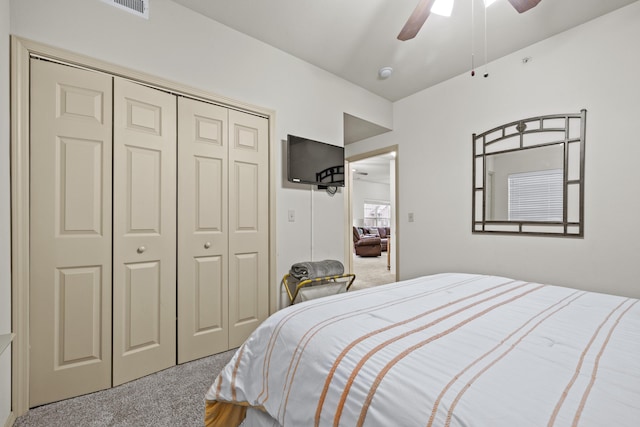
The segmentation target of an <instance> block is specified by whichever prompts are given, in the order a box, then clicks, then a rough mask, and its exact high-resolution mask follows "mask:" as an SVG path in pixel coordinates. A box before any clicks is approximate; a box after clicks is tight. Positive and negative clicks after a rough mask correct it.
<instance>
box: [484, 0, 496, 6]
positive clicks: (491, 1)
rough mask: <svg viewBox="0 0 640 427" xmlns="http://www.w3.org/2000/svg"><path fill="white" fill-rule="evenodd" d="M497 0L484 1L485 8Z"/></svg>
mask: <svg viewBox="0 0 640 427" xmlns="http://www.w3.org/2000/svg"><path fill="white" fill-rule="evenodd" d="M495 1H496V0H484V7H489V6H491V5H492V4H493V3H494V2H495Z"/></svg>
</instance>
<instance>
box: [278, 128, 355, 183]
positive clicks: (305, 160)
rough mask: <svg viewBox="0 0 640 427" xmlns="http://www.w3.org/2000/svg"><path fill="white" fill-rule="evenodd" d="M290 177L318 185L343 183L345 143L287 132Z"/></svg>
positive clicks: (288, 174) (292, 179) (291, 179)
mask: <svg viewBox="0 0 640 427" xmlns="http://www.w3.org/2000/svg"><path fill="white" fill-rule="evenodd" d="M287 179H288V180H289V181H291V182H295V183H300V184H311V185H317V186H318V188H327V187H330V186H333V187H344V147H339V146H337V145H331V144H327V143H324V142H320V141H314V140H312V139H308V138H302V137H299V136H295V135H288V136H287Z"/></svg>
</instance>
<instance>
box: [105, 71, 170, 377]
mask: <svg viewBox="0 0 640 427" xmlns="http://www.w3.org/2000/svg"><path fill="white" fill-rule="evenodd" d="M113 121H114V159H113V163H114V164H113V173H114V180H113V193H114V196H113V205H114V206H113V208H114V211H113V215H114V223H113V235H114V243H113V245H114V246H113V286H114V290H113V385H114V386H115V385H118V384H122V383H124V382H127V381H130V380H132V379H135V378H139V377H142V376H144V375H147V374H149V373H152V372H156V371H159V370H161V369H164V368H167V367H169V366H172V365H174V364H175V359H176V97H175V96H174V95H171V94H168V93H165V92H162V91H159V90H155V89H151V88H148V87H146V86H142V85H139V84H136V83H132V82H130V81H127V80H124V79H120V78H115V82H114V116H113Z"/></svg>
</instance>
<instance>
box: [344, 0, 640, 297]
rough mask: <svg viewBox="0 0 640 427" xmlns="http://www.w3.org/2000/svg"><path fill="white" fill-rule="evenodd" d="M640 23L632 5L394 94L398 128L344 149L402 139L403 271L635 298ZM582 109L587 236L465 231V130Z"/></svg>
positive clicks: (639, 255) (468, 149)
mask: <svg viewBox="0 0 640 427" xmlns="http://www.w3.org/2000/svg"><path fill="white" fill-rule="evenodd" d="M639 22H640V2H635V3H633V4H631V5H629V6H627V7H625V8H622V9H620V10H618V11H615V12H613V13H611V14H608V15H605V16H603V17H600V18H598V19H596V20H593V21H591V22H588V23H586V24H584V25H582V26H580V27H577V28H575V29H573V30H570V31H567V32H565V33H562V34H559V35H557V36H554V37H552V38H549V39H547V40H544V41H542V42H540V43H537V44H535V45H532V46H530V47H528V48H525V49H523V50H521V51H519V52H516V53H514V54H512V55H509V56H506V57H504V58H501V59H499V60H496V61H494V62H492V63H490V64H489V73H490V76H489V77H488V78H486V79H484V78H478V77H477V76H476V77H474V78H472V77H471V76H470V75H469V73H465V74H463V75H460V76H458V77H455V78H453V79H451V80H449V81H446V82H444V83H442V84H440V85H437V86H435V87H433V88H430V89H428V90H425V91H423V92H420V93H417V94H415V95H413V96H410V97H408V98H405V99H403V100H400V101H398V102H396V103H395V104H394V129H395V130H394V131H393V132H391V133H389V134H385V135H382V136H380V137H377V138H373V139H371V140H368V141H363V142H362V143H355V144H349V146H348V147H349V149H348V151H347V155H354V154H357V152H358V151H361V152H362V151H369V150H372V149H375V148H378V147H381V146H388V145H391V144H399V149H398V159H399V166H398V167H399V188H400V194H399V197H400V208H399V209H400V211H399V223H400V226H399V228H400V256H401V263H400V274H401V277H402V278H410V277H415V276H418V275H423V274H429V273H436V272H441V271H464V272H478V273H492V274H499V275H506V276H511V277H516V278H522V279H526V280H533V281H541V282H546V283H551V284H560V285H567V286H574V287H579V288H583V289H588V290H596V291H601V292H607V293H617V294H624V295H629V296H634V297H640V282H639V281H638V277H637V264H638V259H640V229H639V228H638V227H637V225H636V224H637V223H638V221H637V219H638V212H640V192H638V191H636V189H637V185H638V183H640V168H639V167H638V166H637V165H638V161H639V159H640V143H639V142H640V141H639V140H638V131H637V126H636V123H637V122H638V117H640V101H639V100H640V83H639V82H640V80H639V79H638V76H639V75H640V56H638V55H635V54H633V52H637V51H638V46H639V45H638V40H640V25H638V23H639ZM495 31H497V30H495ZM526 56H529V57H531V58H532V60H531V61H530V62H528V63H527V64H523V63H522V58H524V57H526ZM582 108H586V109H587V110H588V113H587V127H586V166H585V168H586V169H585V172H586V177H585V180H586V186H585V190H586V194H585V236H584V238H583V239H574V238H550V237H531V236H493V235H481V234H478V235H474V234H472V233H471V185H472V184H471V182H472V177H471V171H472V161H471V156H472V145H471V135H472V133H474V132H483V131H485V130H487V129H491V128H493V127H495V126H499V125H501V124H503V123H508V122H511V121H514V120H518V119H520V118H527V117H533V116H538V115H544V114H554V113H569V112H573V113H578V112H579V111H580V109H582ZM365 147H366V149H365ZM409 212H413V213H414V215H415V222H413V223H409V222H408V221H407V214H408V213H409ZM425 242H429V244H425Z"/></svg>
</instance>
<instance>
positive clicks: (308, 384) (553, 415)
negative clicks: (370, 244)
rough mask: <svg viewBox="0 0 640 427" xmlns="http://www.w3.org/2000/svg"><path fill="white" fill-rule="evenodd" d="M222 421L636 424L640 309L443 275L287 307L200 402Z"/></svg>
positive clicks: (616, 300) (566, 292)
mask: <svg viewBox="0 0 640 427" xmlns="http://www.w3.org/2000/svg"><path fill="white" fill-rule="evenodd" d="M205 403H206V408H205V425H206V426H207V427H214V426H215V427H217V426H225V427H230V426H238V425H242V426H243V427H245V426H246V427H249V426H292V427H298V426H349V427H351V426H490V427H501V426H505V427H513V426H518V427H523V426H532V427H533V426H535V427H540V426H598V427H600V426H616V427H622V426H629V427H631V426H638V425H640V304H638V300H636V299H633V298H625V297H620V296H613V295H606V294H599V293H594V292H586V291H581V290H577V289H571V288H565V287H559V286H552V285H544V284H539V283H530V282H524V281H520V280H514V279H509V278H505V277H497V276H484V275H473V274H458V273H450V274H439V275H433V276H425V277H420V278H417V279H412V280H407V281H403V282H398V283H393V284H390V285H383V286H378V287H374V288H370V289H365V290H360V291H355V292H348V293H344V294H341V295H336V296H332V297H327V298H321V299H316V300H312V301H308V302H305V303H302V304H297V305H294V306H290V307H287V308H286V309H283V310H281V311H278V312H277V313H275V314H274V315H272V316H271V317H270V318H269V319H267V320H266V321H265V322H264V323H263V324H262V325H261V326H260V327H258V329H256V331H255V332H254V333H253V334H252V335H251V336H250V338H248V340H247V341H246V342H245V343H244V344H243V345H242V346H241V347H240V348H239V349H238V351H237V353H236V354H235V356H234V357H233V359H232V360H231V361H230V362H229V364H227V366H226V367H225V368H224V369H223V370H222V371H221V373H220V374H219V375H218V377H217V378H216V379H215V381H214V383H213V384H212V386H211V388H210V389H209V391H208V392H207V394H206V402H205Z"/></svg>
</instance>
